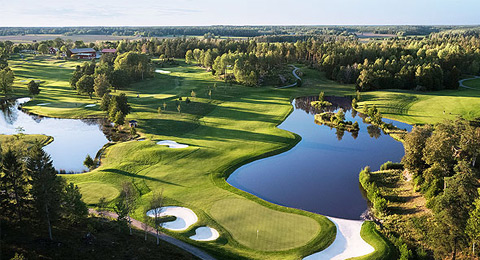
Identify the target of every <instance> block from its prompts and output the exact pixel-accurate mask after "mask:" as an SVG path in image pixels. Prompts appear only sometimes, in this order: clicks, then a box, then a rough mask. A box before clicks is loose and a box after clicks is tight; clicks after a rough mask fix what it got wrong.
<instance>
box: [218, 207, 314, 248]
mask: <svg viewBox="0 0 480 260" xmlns="http://www.w3.org/2000/svg"><path fill="white" fill-rule="evenodd" d="M210 213H211V215H212V217H213V218H215V219H216V220H217V221H218V223H219V224H220V225H222V226H224V227H225V228H227V229H228V230H229V231H230V233H231V235H232V237H233V238H234V239H235V240H236V241H238V242H239V243H241V244H243V245H245V246H247V247H250V248H254V249H256V250H261V251H275V250H277V249H278V248H286V249H293V248H296V247H300V246H303V245H305V244H307V243H308V242H309V241H310V240H312V239H314V238H315V236H316V235H317V234H318V233H319V232H320V225H319V224H318V223H317V222H316V221H315V220H313V219H311V218H308V217H306V216H301V215H296V214H292V213H285V212H279V211H275V210H272V209H269V208H266V207H259V206H258V204H256V203H254V202H251V201H248V200H240V199H224V200H220V201H217V202H215V204H213V206H212V208H211V209H210ZM245 222H247V223H249V224H248V225H244V224H245ZM278 223H279V224H280V225H283V226H279V224H278ZM297 223H302V225H300V226H298V228H297ZM276 229H280V230H284V232H283V234H282V233H281V232H275V230H276ZM287 232H288V233H287ZM304 234H308V236H305V235H304Z"/></svg>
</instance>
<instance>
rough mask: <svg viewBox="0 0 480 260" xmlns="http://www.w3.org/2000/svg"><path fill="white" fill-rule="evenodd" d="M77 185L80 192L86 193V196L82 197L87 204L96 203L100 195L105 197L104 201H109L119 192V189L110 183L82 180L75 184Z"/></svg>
mask: <svg viewBox="0 0 480 260" xmlns="http://www.w3.org/2000/svg"><path fill="white" fill-rule="evenodd" d="M77 186H78V188H79V189H80V192H81V193H82V194H88V196H84V197H83V200H84V201H85V203H87V204H97V203H98V202H99V201H100V199H101V198H102V197H105V199H106V201H107V202H109V201H111V200H113V199H115V198H116V197H117V196H118V195H119V194H120V191H119V190H118V189H116V188H115V187H113V186H112V185H109V184H106V183H101V182H84V183H79V184H77Z"/></svg>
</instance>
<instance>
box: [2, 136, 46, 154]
mask: <svg viewBox="0 0 480 260" xmlns="http://www.w3.org/2000/svg"><path fill="white" fill-rule="evenodd" d="M52 141H53V137H51V136H46V135H0V145H1V148H2V150H3V151H6V150H7V149H12V150H15V151H27V150H28V149H30V147H32V146H33V145H34V144H35V143H37V142H38V143H40V144H42V145H47V144H49V143H51V142H52Z"/></svg>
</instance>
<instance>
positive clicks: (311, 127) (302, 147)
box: [227, 97, 411, 219]
mask: <svg viewBox="0 0 480 260" xmlns="http://www.w3.org/2000/svg"><path fill="white" fill-rule="evenodd" d="M316 99H317V98H316V97H304V98H297V99H295V100H294V102H293V105H294V110H293V112H292V113H291V114H290V115H289V116H288V117H287V119H286V120H285V121H284V122H283V123H282V124H280V125H279V126H278V127H279V128H280V129H284V130H287V131H290V132H294V133H296V134H298V135H300V136H301V137H302V140H301V141H300V142H299V143H298V144H297V145H296V146H295V147H294V148H292V149H291V150H289V151H287V152H284V153H281V154H279V155H276V156H272V157H268V158H265V159H261V160H257V161H254V162H252V163H249V164H246V165H244V166H242V167H240V168H238V169H237V170H236V171H235V172H233V173H232V174H231V175H230V177H229V178H228V179H227V182H228V183H230V184H231V185H232V186H234V187H236V188H239V189H241V190H244V191H246V192H249V193H251V194H254V195H256V196H258V197H260V198H262V199H264V200H267V201H270V202H273V203H276V204H279V205H283V206H287V207H293V208H299V209H303V210H306V211H310V212H314V213H318V214H322V215H327V216H331V217H338V218H345V219H361V215H362V214H363V213H364V212H365V211H366V210H367V201H366V200H365V198H364V197H363V195H362V191H361V187H360V186H359V181H358V175H359V172H360V170H361V169H362V168H363V167H365V166H367V165H368V166H370V167H371V168H372V170H378V169H379V168H380V166H381V165H382V164H383V163H384V162H386V161H393V162H399V161H400V160H401V158H402V156H403V155H404V150H403V145H402V143H400V142H398V141H395V140H394V139H393V138H391V137H390V136H388V135H386V134H384V133H383V132H382V131H381V130H380V129H379V128H377V127H375V126H372V125H369V124H367V123H365V122H363V120H362V117H361V115H360V114H358V113H356V112H355V111H352V109H351V100H350V98H342V97H326V98H325V100H327V101H330V102H331V103H332V104H333V106H332V107H330V108H328V109H327V110H328V111H332V112H336V111H337V110H338V109H340V108H342V109H344V111H346V112H345V117H346V120H347V121H353V122H355V121H357V122H358V123H359V126H360V131H359V132H358V134H352V133H349V132H346V131H345V132H342V131H337V130H336V129H332V128H330V127H328V126H325V125H317V124H315V122H314V115H315V114H316V113H318V112H321V111H318V110H317V109H315V108H313V107H311V106H310V102H311V101H313V100H316ZM385 122H388V123H393V124H394V125H395V126H397V127H399V128H401V129H407V130H410V129H411V126H409V125H408V124H405V123H401V122H397V121H394V120H385Z"/></svg>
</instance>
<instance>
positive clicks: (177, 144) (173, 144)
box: [157, 140, 188, 149]
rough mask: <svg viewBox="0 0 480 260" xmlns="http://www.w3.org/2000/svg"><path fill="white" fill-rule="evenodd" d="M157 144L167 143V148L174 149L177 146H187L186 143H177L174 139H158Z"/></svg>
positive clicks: (177, 147)
mask: <svg viewBox="0 0 480 260" xmlns="http://www.w3.org/2000/svg"><path fill="white" fill-rule="evenodd" d="M157 144H158V145H168V147H169V148H174V149H179V148H187V147H188V145H186V144H179V143H177V142H175V141H171V140H165V141H160V142H158V143H157Z"/></svg>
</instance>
